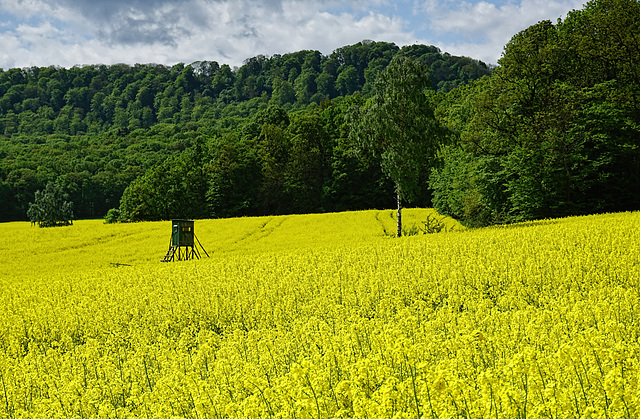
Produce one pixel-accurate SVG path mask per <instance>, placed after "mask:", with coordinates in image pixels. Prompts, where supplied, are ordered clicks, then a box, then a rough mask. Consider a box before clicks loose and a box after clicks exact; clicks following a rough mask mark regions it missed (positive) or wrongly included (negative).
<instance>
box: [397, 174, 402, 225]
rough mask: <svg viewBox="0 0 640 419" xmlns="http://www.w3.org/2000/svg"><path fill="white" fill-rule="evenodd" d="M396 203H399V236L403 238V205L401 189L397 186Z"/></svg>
mask: <svg viewBox="0 0 640 419" xmlns="http://www.w3.org/2000/svg"><path fill="white" fill-rule="evenodd" d="M396 201H397V202H398V215H397V217H396V220H397V221H398V235H397V237H402V205H401V204H400V189H399V188H398V187H397V186H396Z"/></svg>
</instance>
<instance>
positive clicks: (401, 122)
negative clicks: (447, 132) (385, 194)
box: [351, 55, 441, 236]
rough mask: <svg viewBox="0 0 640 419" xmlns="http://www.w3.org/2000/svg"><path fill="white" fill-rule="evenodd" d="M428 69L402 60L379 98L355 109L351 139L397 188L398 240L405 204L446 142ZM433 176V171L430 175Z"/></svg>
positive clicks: (379, 87) (384, 79)
mask: <svg viewBox="0 0 640 419" xmlns="http://www.w3.org/2000/svg"><path fill="white" fill-rule="evenodd" d="M426 70H427V69H426V67H425V66H423V65H422V64H420V63H419V62H418V61H415V60H413V59H410V58H407V57H405V56H402V55H397V56H395V57H394V58H393V60H392V61H391V63H390V64H389V66H388V67H387V68H386V69H385V70H384V71H382V72H381V73H380V75H379V77H378V78H377V80H376V84H375V87H376V91H375V95H374V96H373V97H372V98H371V100H370V101H369V102H368V103H367V105H366V106H365V107H363V108H362V109H354V110H353V113H352V120H353V121H354V127H355V128H354V129H353V130H352V131H351V135H352V137H353V138H354V139H355V140H356V141H358V142H359V143H360V148H361V149H362V150H364V151H366V152H370V153H372V154H373V155H375V156H379V158H380V162H381V167H382V170H383V172H384V173H385V174H386V175H387V176H388V177H389V178H390V179H391V180H392V181H393V183H394V184H395V190H396V195H397V206H398V217H397V220H398V233H397V234H398V236H400V235H401V234H402V225H401V201H413V200H415V198H416V197H417V196H418V194H419V192H420V187H421V184H420V183H421V182H420V180H421V176H420V175H421V173H422V172H423V171H425V168H426V169H428V168H429V167H430V166H431V165H432V164H433V163H432V162H433V161H434V159H435V155H436V153H437V151H438V148H439V147H440V141H441V136H440V133H439V131H440V130H439V128H438V124H437V122H436V120H435V118H434V114H433V107H432V104H431V103H430V101H429V99H428V97H427V95H426V93H425V89H426V88H427V87H429V86H430V82H429V78H428V77H427V75H426V72H427V71H426ZM427 172H428V170H427Z"/></svg>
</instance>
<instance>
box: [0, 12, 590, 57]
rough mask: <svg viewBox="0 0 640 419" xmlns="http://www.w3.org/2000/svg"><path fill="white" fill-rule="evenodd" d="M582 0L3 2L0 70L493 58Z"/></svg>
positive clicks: (0, 19)
mask: <svg viewBox="0 0 640 419" xmlns="http://www.w3.org/2000/svg"><path fill="white" fill-rule="evenodd" d="M583 4H584V1H583V0H484V1H478V0H468V1H459V0H439V1H438V0H400V1H388V0H374V1H364V0H342V1H337V0H319V1H312V0H265V1H257V0H0V45H2V47H1V49H0V68H3V69H8V68H14V67H30V66H38V67H42V66H49V65H57V66H62V67H72V66H74V65H84V64H107V65H109V64H116V63H126V64H136V63H142V64H145V63H157V64H166V65H173V64H176V63H179V62H183V63H186V64H189V63H192V62H194V61H200V60H212V61H213V60H214V61H217V62H218V63H220V64H230V65H232V66H239V65H242V62H243V61H244V60H245V59H247V58H250V57H253V56H256V55H258V54H262V55H266V56H271V55H273V54H284V53H287V52H294V51H299V50H302V49H313V50H319V51H321V52H322V53H324V54H330V53H331V52H332V51H334V50H335V49H336V48H339V47H342V46H345V45H350V44H354V43H356V42H359V41H362V40H364V39H371V40H374V41H386V42H394V43H396V44H397V45H399V46H402V45H408V44H414V43H421V44H427V45H435V46H437V47H439V48H440V49H441V50H442V51H446V52H449V53H451V54H453V55H465V56H468V57H472V58H476V59H479V60H482V61H485V62H486V63H490V64H496V63H497V61H498V59H499V58H500V56H501V53H502V49H503V47H504V45H505V44H506V43H507V42H508V41H509V39H510V38H511V37H512V36H513V35H514V34H516V33H517V32H519V31H520V30H522V29H525V28H526V27H528V26H530V25H532V24H534V23H536V22H538V21H540V20H544V19H549V20H551V21H553V22H555V21H556V20H557V19H558V18H563V17H564V16H565V15H566V13H567V12H569V11H571V10H573V9H580V8H582V6H583Z"/></svg>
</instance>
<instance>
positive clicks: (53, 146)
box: [0, 0, 640, 226]
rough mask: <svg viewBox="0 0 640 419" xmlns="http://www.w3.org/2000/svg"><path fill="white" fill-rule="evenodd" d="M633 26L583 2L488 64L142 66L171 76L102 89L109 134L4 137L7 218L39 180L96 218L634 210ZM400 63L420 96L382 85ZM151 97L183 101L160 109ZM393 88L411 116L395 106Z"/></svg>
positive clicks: (376, 51) (424, 60)
mask: <svg viewBox="0 0 640 419" xmlns="http://www.w3.org/2000/svg"><path fill="white" fill-rule="evenodd" d="M639 25H640V3H639V2H638V0H592V1H590V2H588V3H587V4H586V5H585V6H584V7H583V8H582V9H581V10H574V11H572V12H571V13H569V14H568V15H567V17H566V18H565V19H564V20H560V19H559V20H558V21H557V22H555V23H554V22H551V21H541V22H539V23H537V24H535V25H532V26H531V27H529V28H527V29H525V30H523V31H521V32H519V33H517V34H516V35H514V36H513V38H512V39H511V40H510V41H509V43H508V44H507V45H506V46H505V48H504V53H503V55H502V58H501V59H500V60H499V65H498V66H497V67H496V68H490V67H488V66H486V65H484V64H483V63H481V62H479V61H475V60H472V59H468V58H460V57H451V56H449V55H447V54H442V53H441V52H440V51H438V50H437V49H436V48H434V47H428V46H422V45H414V46H408V47H403V48H398V47H397V46H395V45H394V44H389V43H378V42H368V41H367V42H361V43H359V44H356V45H353V46H349V47H344V48H341V49H338V50H336V51H335V52H334V53H333V54H331V55H330V56H327V57H325V56H322V54H319V53H317V52H313V51H302V52H299V53H295V54H288V55H283V56H276V57H271V58H266V57H254V58H252V59H250V60H247V62H246V63H245V65H243V66H242V67H241V68H239V69H233V70H232V69H230V68H228V66H226V67H225V66H220V67H217V65H214V64H212V63H199V64H197V65H195V66H194V65H192V66H179V67H180V68H178V69H174V68H172V69H169V68H164V69H163V68H161V67H160V68H159V67H150V66H141V67H140V70H141V71H142V70H144V71H147V72H148V71H151V72H153V71H156V70H157V71H159V73H158V74H161V75H162V77H168V79H167V80H170V81H168V82H167V83H168V84H167V85H166V86H165V87H164V89H163V88H162V87H158V88H156V89H155V90H153V91H152V92H148V93H144V94H141V92H144V91H145V90H144V89H143V88H142V87H143V86H142V84H138V85H137V86H138V87H137V88H133V90H131V88H129V86H130V84H119V85H118V86H119V87H117V88H116V87H114V89H117V90H116V91H117V92H120V93H119V95H123V94H125V93H124V92H129V93H127V95H128V96H127V97H129V98H130V101H129V102H126V101H121V102H119V103H120V105H119V106H118V109H120V110H119V111H118V112H117V113H118V114H119V115H126V117H127V118H128V119H126V118H124V117H123V118H122V121H121V122H123V123H122V124H120V123H118V122H116V118H115V114H116V112H115V111H114V113H113V115H114V118H113V120H107V119H103V120H102V125H100V127H101V128H99V129H97V131H96V134H89V133H88V132H85V133H84V134H77V133H76V134H73V133H67V134H64V135H66V136H63V135H62V134H47V135H44V134H37V135H29V136H27V135H25V134H20V133H19V132H17V133H7V131H6V128H5V137H4V138H5V139H6V141H3V148H2V149H1V150H0V153H2V154H1V155H0V157H1V158H2V160H1V161H2V168H1V169H0V170H2V171H3V172H2V173H3V177H4V180H3V181H2V183H0V195H3V194H4V196H6V197H7V198H8V199H9V200H11V199H13V202H14V203H15V205H14V206H13V207H14V208H15V209H16V211H15V214H18V216H21V214H22V213H23V212H22V213H21V212H20V211H21V210H22V211H24V208H25V206H26V205H27V202H29V201H28V199H29V198H30V197H32V196H33V193H34V192H35V190H37V189H35V188H34V189H31V190H29V188H33V187H34V185H42V182H46V181H47V180H51V178H55V179H58V181H59V182H60V183H62V184H63V186H64V188H65V190H67V191H68V193H69V196H70V197H71V198H72V201H73V202H74V208H75V209H76V211H77V212H78V213H79V214H80V213H83V211H84V213H86V214H95V213H91V211H96V209H97V212H100V213H101V214H105V213H106V212H107V211H108V210H109V209H110V208H111V211H109V216H108V219H109V220H111V221H114V220H121V221H124V220H152V219H167V218H174V217H189V218H199V217H229V216H243V215H263V214H283V213H305V212H321V211H342V210H354V209H364V208H376V207H377V208H390V207H394V206H396V205H398V208H400V201H401V200H402V201H403V202H404V203H406V204H413V205H420V206H423V205H431V206H434V207H435V208H436V209H437V210H438V211H439V212H440V213H442V214H446V215H451V216H453V217H455V218H457V219H458V220H460V221H462V222H463V223H464V224H466V225H469V226H484V225H490V224H495V223H510V222H517V221H526V220H533V219H540V218H548V217H561V216H567V215H576V214H588V213H596V212H605V211H620V210H637V209H638V208H640V67H639V66H638V65H637V63H638V62H640V28H639ZM401 62H402V63H404V64H402V65H400V67H399V68H395V69H394V68H393V66H390V63H401ZM447 63H448V64H447ZM446 68H448V70H445V69H446ZM150 69H156V70H150ZM407 69H413V70H411V72H412V73H415V72H416V71H417V72H418V73H419V74H417V75H416V78H415V80H416V83H415V84H412V86H420V87H417V88H410V89H406V88H400V86H399V85H398V86H397V87H398V88H399V90H398V89H395V88H393V87H390V83H391V84H393V83H395V82H398V81H399V80H400V79H402V78H403V77H404V76H402V77H400V76H399V75H401V74H407V75H408V74H409V73H405V70H407ZM72 70H73V69H72ZM94 70H95V68H94ZM392 70H393V71H397V73H394V74H397V75H398V76H397V77H394V76H390V74H391V73H392ZM65 71H71V70H65ZM132 73H133V74H137V73H136V71H132ZM445 74H448V75H449V76H446V77H443V76H442V75H445ZM453 74H456V76H455V77H453V76H451V75H453ZM450 76H451V77H450ZM132 77H133V76H132ZM171 77H173V78H171ZM385 77H386V81H385ZM411 77H413V76H411ZM134 78H135V77H134ZM146 78H147V77H146V76H145V77H144V78H141V79H139V80H144V79H146ZM92 80H93V79H92ZM407 80H408V79H407ZM131 83H133V84H135V80H133V79H132V81H131ZM141 83H142V82H141ZM412 83H413V82H412ZM114 86H115V84H114ZM159 86H160V85H159ZM136 89H137V90H136ZM167 89H169V91H170V92H174V93H175V92H179V93H180V95H182V96H180V97H178V96H176V95H175V94H168V95H167V96H166V97H165V96H164V94H165V91H166V90H167ZM107 90H109V89H108V88H107ZM7 91H8V90H7ZM112 92H113V90H112ZM398 92H403V93H402V95H404V96H406V97H407V98H410V102H411V104H410V105H408V106H410V107H411V110H410V111H407V112H406V113H403V112H405V111H404V110H403V109H400V108H399V107H398V106H400V107H402V106H405V104H403V103H404V102H402V101H401V100H400V101H398V100H397V99H398V94H399V93H398ZM413 93H418V94H415V95H414V94H413ZM66 96H67V93H65V95H64V97H66ZM165 99H166V100H165ZM104 100H106V98H105V99H104ZM102 103H104V101H103V102H102ZM107 103H109V101H108V100H107ZM125 105H126V106H125ZM65 106H70V105H68V104H67V105H65ZM73 108H74V109H75V107H73ZM90 108H91V106H90V107H89V109H90ZM61 109H62V108H61ZM145 109H148V110H147V111H146V112H147V116H148V118H145V117H144V114H145ZM407 109H409V108H407ZM18 110H19V109H18V108H15V107H14V110H13V111H7V113H5V114H4V115H5V120H6V115H8V114H10V113H11V112H13V114H14V115H16V114H17V113H16V112H17V111H18ZM91 112H92V110H90V111H88V112H87V113H82V112H79V115H84V118H85V120H86V118H87V116H88V115H90V114H91ZM107 114H108V112H107ZM169 115H170V119H166V120H165V119H163V118H164V117H163V116H167V117H168V118H169ZM58 117H59V115H58V116H57V117H56V119H57V118H58ZM76 119H78V118H76ZM125 119H126V124H125V123H124V121H125ZM408 120H411V121H415V122H416V123H415V124H410V125H406V124H405V123H406V121H408ZM118 121H120V120H118ZM144 121H147V122H144ZM62 126H63V125H62ZM69 126H70V125H69ZM11 127H13V128H11V129H15V127H16V125H15V124H14V125H11ZM54 127H55V120H54ZM6 144H8V146H7V145H6ZM89 150H91V151H89ZM69 155H71V156H74V159H73V160H69V161H73V163H72V164H73V165H74V166H73V167H68V169H70V171H65V170H64V168H65V164H67V165H68V164H70V163H62V161H63V160H62V158H61V156H69ZM25 162H28V164H25ZM109 165H110V166H109ZM103 167H110V169H109V170H103V169H102V168H103ZM97 168H100V169H97ZM111 168H112V169H111ZM85 180H89V181H85ZM93 182H95V183H93ZM100 182H102V183H100ZM91 185H104V188H103V187H101V186H93V187H92V186H91ZM94 194H98V195H99V194H103V195H101V198H100V199H95V197H94ZM107 195H108V197H107ZM87 205H89V206H91V205H93V207H91V208H92V209H91V210H87V209H86V208H87ZM8 208H11V206H9V207H8ZM4 211H7V210H6V209H5V210H4ZM2 216H3V217H6V215H5V214H3V215H2ZM14 216H15V215H14Z"/></svg>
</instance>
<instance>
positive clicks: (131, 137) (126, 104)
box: [0, 41, 491, 220]
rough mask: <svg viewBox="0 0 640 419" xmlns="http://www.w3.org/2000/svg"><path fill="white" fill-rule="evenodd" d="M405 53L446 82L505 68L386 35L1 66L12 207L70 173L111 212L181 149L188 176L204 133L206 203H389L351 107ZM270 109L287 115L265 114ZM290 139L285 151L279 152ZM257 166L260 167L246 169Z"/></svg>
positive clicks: (100, 212)
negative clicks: (356, 140)
mask: <svg viewBox="0 0 640 419" xmlns="http://www.w3.org/2000/svg"><path fill="white" fill-rule="evenodd" d="M399 53H402V54H405V55H409V56H412V57H413V58H415V59H418V60H420V61H421V62H423V63H424V64H425V65H427V66H428V68H429V72H430V75H431V80H432V85H433V87H434V88H437V89H440V90H441V91H448V90H450V89H452V88H454V87H455V86H457V85H460V84H464V83H466V82H467V81H469V80H472V79H474V78H476V77H478V76H479V75H482V74H489V73H490V71H491V68H490V67H489V66H487V65H485V64H484V63H482V62H479V61H477V60H472V59H470V58H465V57H454V56H451V55H449V54H445V53H442V52H441V51H440V50H438V49H437V48H435V47H429V46H422V47H420V46H417V45H416V46H411V47H403V48H399V47H398V46H396V45H395V44H392V43H387V42H372V41H363V42H360V43H357V44H355V45H349V46H344V47H342V48H339V49H337V50H336V51H334V52H333V53H332V54H330V55H323V54H321V53H320V52H318V51H308V50H306V51H298V52H293V53H289V54H284V55H275V56H272V57H265V56H257V57H253V58H250V59H248V60H246V62H245V63H244V65H242V66H241V67H240V68H231V67H230V66H229V65H226V64H219V63H217V62H211V61H202V62H195V63H192V64H189V65H185V64H178V65H175V66H172V67H167V66H163V65H155V64H147V65H140V64H136V65H134V66H130V65H125V64H119V65H112V66H105V65H89V66H82V67H73V68H69V69H66V68H58V67H31V68H24V69H9V70H6V71H2V70H0V197H2V198H3V203H4V204H5V205H3V206H2V207H1V208H0V220H15V219H26V212H27V209H28V204H29V202H32V201H33V198H34V194H35V191H37V190H40V189H43V188H44V187H45V186H46V184H47V183H48V182H49V181H57V182H59V183H60V184H61V185H63V187H64V189H65V191H67V193H68V194H69V199H70V201H71V202H73V203H74V208H75V212H76V215H77V217H79V218H88V217H103V216H104V215H105V214H106V213H107V211H108V210H109V209H111V208H115V207H118V206H119V205H120V199H121V197H123V193H124V191H125V189H126V188H127V187H128V186H129V185H131V184H132V182H134V181H135V182H137V184H138V185H142V184H143V183H149V185H150V182H152V180H153V179H156V177H158V176H160V173H159V172H158V171H159V170H160V169H159V167H160V166H163V167H166V165H170V164H171V163H169V162H168V161H169V160H170V161H173V162H183V163H179V164H178V163H175V164H176V166H173V167H171V171H172V172H173V174H174V175H177V171H178V169H179V167H180V164H187V163H184V161H185V160H188V158H187V157H180V155H181V154H182V153H187V154H189V153H192V149H194V148H195V147H198V144H200V146H199V147H200V148H201V151H200V155H201V160H200V161H199V162H200V164H201V167H199V168H190V169H188V170H187V169H185V170H187V172H188V173H189V171H190V170H192V171H193V173H194V176H196V175H195V173H197V177H198V179H199V180H198V186H197V187H198V188H200V190H199V191H198V193H197V195H198V197H200V198H198V199H200V200H204V203H203V202H199V203H198V210H197V211H195V210H194V211H193V213H197V214H204V215H207V216H223V215H224V216H231V215H234V214H237V215H239V214H266V213H271V212H276V213H281V212H285V211H296V212H300V211H322V210H332V209H338V208H340V209H349V208H351V207H355V208H362V207H366V208H368V207H370V206H381V205H383V204H384V203H385V202H384V201H381V200H380V199H377V198H376V199H373V200H372V197H374V196H378V195H381V194H380V193H379V192H378V191H377V190H376V188H378V187H379V185H378V184H377V183H376V180H375V178H373V179H371V178H370V177H369V176H366V175H364V173H365V172H366V171H367V170H368V169H364V168H365V167H369V166H370V165H372V164H374V162H356V161H355V160H354V158H353V157H352V156H350V155H349V153H348V152H347V150H348V148H349V147H350V146H349V145H347V144H346V143H345V141H343V140H341V136H343V135H344V127H342V125H343V124H344V122H343V121H342V119H341V117H340V116H339V114H341V113H342V111H343V109H344V108H343V106H342V105H341V103H342V102H343V101H345V100H350V99H349V98H350V96H351V95H352V94H354V93H358V94H362V95H363V96H364V97H369V96H370V95H371V94H372V92H373V90H374V86H373V83H374V80H375V76H376V75H377V74H378V73H379V72H380V71H381V70H382V69H384V68H385V67H386V66H387V65H388V63H389V62H390V61H391V59H392V58H393V56H394V55H397V54H399ZM268 108H271V109H276V110H277V111H276V112H277V113H279V114H280V116H277V115H275V116H274V118H280V119H282V114H285V115H286V121H284V120H282V121H281V122H277V123H274V121H270V120H268V119H265V120H260V119H259V118H257V117H256V115H257V114H261V113H263V112H266V110H267V109H268ZM327 109H328V110H327ZM297 114H300V115H299V117H298V116H296V115H297ZM304 114H307V115H306V117H305V116H304ZM289 115H291V122H292V124H293V125H292V126H291V127H289V119H288V118H289ZM265 123H266V124H267V125H266V126H265ZM278 130H281V132H279V131H278ZM327 130H328V131H327ZM307 134H308V135H309V136H310V137H307ZM277 144H279V147H281V148H282V150H281V152H279V153H280V154H277V155H270V154H269V153H271V152H272V151H273V152H275V150H274V149H271V148H270V147H272V146H276V145H277ZM236 158H237V159H238V161H236V160H235V159H236ZM307 158H309V159H310V160H309V161H307ZM274 159H275V160H274ZM165 161H166V163H165ZM227 163H229V164H228V165H227ZM299 163H304V164H299ZM188 164H192V163H191V162H188ZM236 165H237V166H236ZM154 171H155V172H156V174H155V175H154V174H153V173H152V172H154ZM347 172H348V173H347ZM234 173H235V175H234ZM244 173H252V177H251V179H237V176H241V175H243V174H244ZM163 176H164V177H163V178H162V179H163V181H164V182H169V181H170V179H174V178H172V177H170V176H168V175H167V174H165V175H163ZM279 176H285V177H284V178H279ZM233 177H236V179H232V178H233ZM189 179H190V178H189ZM156 180H157V179H156ZM171 181H172V182H173V180H171ZM181 182H182V183H185V182H186V183H185V184H186V185H189V186H188V187H189V188H190V187H191V180H182V181H181ZM383 183H384V182H383ZM347 184H350V186H349V187H346V186H345V185H347ZM356 184H357V185H356ZM236 186H237V187H236ZM132 187H133V186H132ZM175 188H176V187H174V189H175ZM147 189H148V188H147ZM178 189H180V188H178ZM165 190H168V189H166V188H165ZM349 191H354V192H353V193H351V192H349ZM127 194H128V195H127V196H128V198H127V199H128V201H127V202H130V203H132V202H133V201H131V200H130V199H129V198H131V196H130V192H128V193H127ZM358 194H360V195H358ZM241 195H242V196H241ZM202 197H204V198H202ZM367 202H369V203H368V204H367ZM125 206H126V205H125ZM203 208H205V209H206V210H203ZM125 213H126V211H125ZM152 213H153V214H154V215H153V217H160V216H162V217H164V216H165V215H161V214H166V211H164V212H163V211H156V210H154V211H153V212H152ZM121 216H122V214H121Z"/></svg>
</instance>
